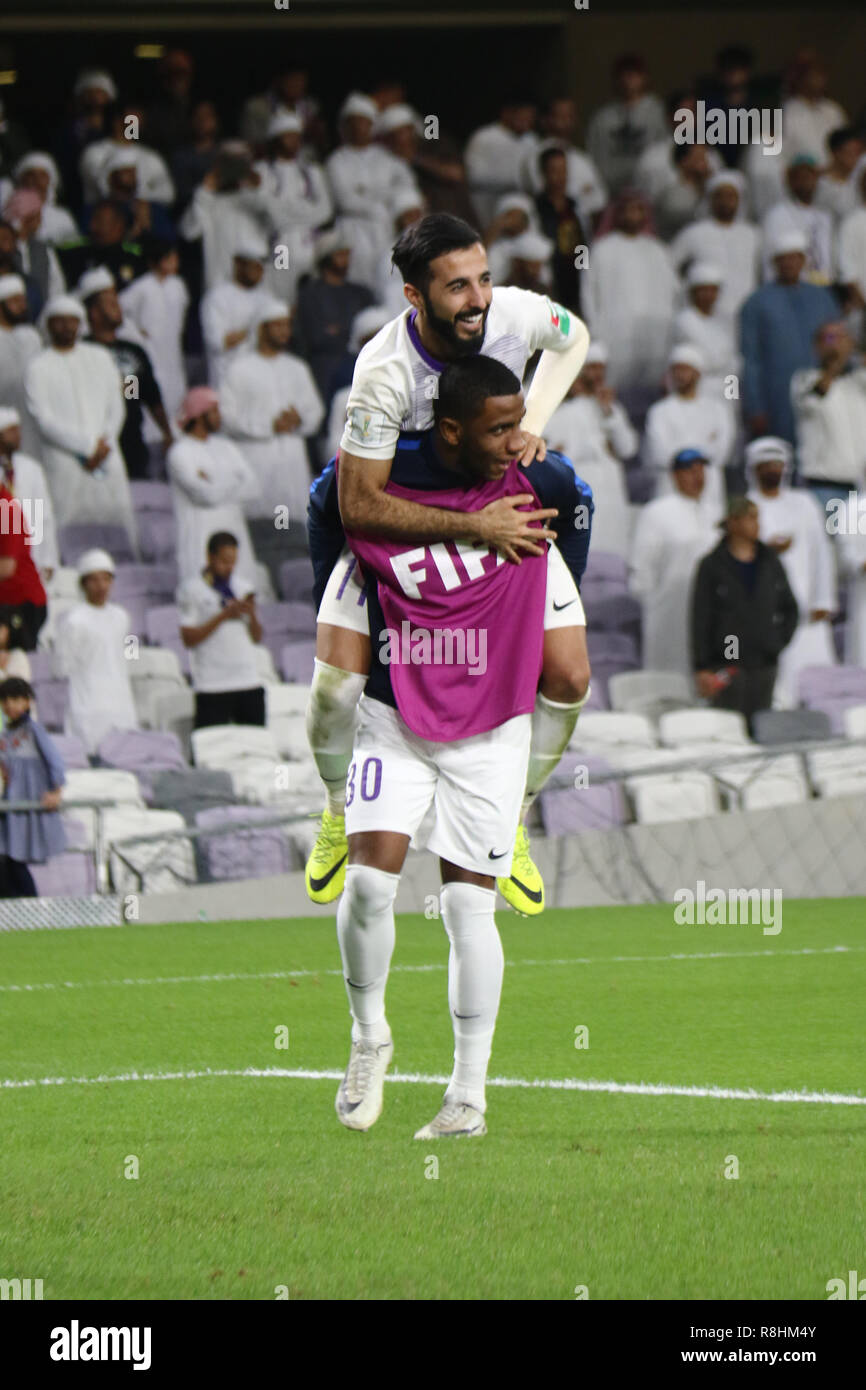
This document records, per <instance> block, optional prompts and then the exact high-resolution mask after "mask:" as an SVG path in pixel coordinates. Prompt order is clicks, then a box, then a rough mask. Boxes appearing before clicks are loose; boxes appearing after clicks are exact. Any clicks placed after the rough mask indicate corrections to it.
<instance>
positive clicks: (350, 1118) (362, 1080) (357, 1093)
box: [334, 1042, 394, 1129]
mask: <svg viewBox="0 0 866 1390" xmlns="http://www.w3.org/2000/svg"><path fill="white" fill-rule="evenodd" d="M393 1056H394V1044H393V1042H386V1043H380V1044H379V1045H378V1046H377V1045H376V1044H375V1043H364V1042H353V1043H352V1051H351V1054H350V1056H349V1065H348V1067H347V1068H346V1075H345V1076H344V1077H343V1080H342V1081H341V1082H340V1089H339V1090H338V1092H337V1099H336V1101H335V1102H334V1108H335V1110H336V1112H337V1115H338V1117H339V1120H340V1123H341V1124H343V1125H345V1126H346V1128H347V1129H369V1128H370V1127H371V1125H374V1124H375V1123H376V1121H377V1120H378V1118H379V1116H380V1115H381V1113H382V1092H383V1091H384V1089H385V1072H386V1071H387V1070H388V1068H389V1066H390V1065H391V1058H392V1057H393Z"/></svg>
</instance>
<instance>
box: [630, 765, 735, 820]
mask: <svg viewBox="0 0 866 1390" xmlns="http://www.w3.org/2000/svg"><path fill="white" fill-rule="evenodd" d="M626 790H627V791H628V794H629V796H630V797H631V799H632V801H633V803H634V809H635V818H636V820H638V821H639V822H640V823H641V824H642V825H659V824H661V823H662V822H664V821H680V820H682V821H690V820H697V819H699V818H700V817H701V816H712V815H715V814H716V812H717V811H718V810H719V809H720V804H719V794H718V790H717V788H716V784H715V782H714V781H713V779H712V777H710V776H709V775H708V774H707V773H706V772H699V771H697V770H693V769H687V770H685V771H682V772H669V773H665V774H663V775H658V776H656V775H653V776H649V777H630V778H629V779H628V781H627V782H626Z"/></svg>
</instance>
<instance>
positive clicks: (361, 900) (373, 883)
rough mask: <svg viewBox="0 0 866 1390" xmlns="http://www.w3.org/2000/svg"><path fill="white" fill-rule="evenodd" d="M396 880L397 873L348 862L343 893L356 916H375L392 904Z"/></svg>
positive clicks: (385, 910) (397, 878) (395, 892)
mask: <svg viewBox="0 0 866 1390" xmlns="http://www.w3.org/2000/svg"><path fill="white" fill-rule="evenodd" d="M398 882H399V875H398V874H388V873H385V871H384V870H383V869H376V868H374V867H373V866H372V865H370V864H350V865H349V866H348V868H347V869H346V886H345V888H344V889H343V893H344V896H345V897H346V899H347V900H348V902H349V903H350V904H351V908H352V911H353V912H355V913H357V914H358V916H360V917H361V918H365V917H376V916H378V914H379V913H382V912H387V911H388V909H389V908H390V907H391V905H392V904H393V902H394V899H395V897H396V896H397V884H398Z"/></svg>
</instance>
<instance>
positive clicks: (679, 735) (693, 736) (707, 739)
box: [659, 709, 751, 751]
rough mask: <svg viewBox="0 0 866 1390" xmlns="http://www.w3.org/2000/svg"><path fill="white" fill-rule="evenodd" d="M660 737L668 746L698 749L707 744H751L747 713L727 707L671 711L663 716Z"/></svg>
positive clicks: (660, 722) (660, 720)
mask: <svg viewBox="0 0 866 1390" xmlns="http://www.w3.org/2000/svg"><path fill="white" fill-rule="evenodd" d="M659 739H660V741H661V742H662V743H663V744H664V745H665V746H666V747H668V748H682V747H688V748H689V749H690V750H695V751H697V749H699V748H700V747H701V745H703V744H707V743H711V744H718V743H727V744H746V745H748V744H750V743H751V739H750V738H749V730H748V728H747V726H746V721H745V719H744V718H743V716H742V715H741V714H737V713H736V712H735V711H734V710H725V709H677V710H670V711H669V712H668V713H667V714H663V715H662V716H661V718H660V719H659Z"/></svg>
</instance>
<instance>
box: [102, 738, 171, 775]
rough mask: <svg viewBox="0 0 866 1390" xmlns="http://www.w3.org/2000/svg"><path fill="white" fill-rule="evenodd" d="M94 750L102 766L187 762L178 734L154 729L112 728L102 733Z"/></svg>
mask: <svg viewBox="0 0 866 1390" xmlns="http://www.w3.org/2000/svg"><path fill="white" fill-rule="evenodd" d="M96 752H97V756H98V758H99V761H100V763H101V764H102V766H103V767H119V768H124V769H125V770H126V771H127V772H140V771H141V770H142V769H145V770H146V769H147V768H152V769H154V770H156V769H157V768H159V769H160V770H161V771H167V770H168V769H170V768H187V767H188V766H189V764H188V763H187V761H186V759H185V758H184V756H183V749H182V748H181V746H180V739H179V738H178V736H177V734H172V733H168V732H165V731H158V730H156V729H126V730H123V731H120V730H117V729H115V730H113V731H112V732H111V733H110V734H106V735H105V738H104V739H103V740H102V742H101V743H100V745H99V747H98V748H97V750H96Z"/></svg>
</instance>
